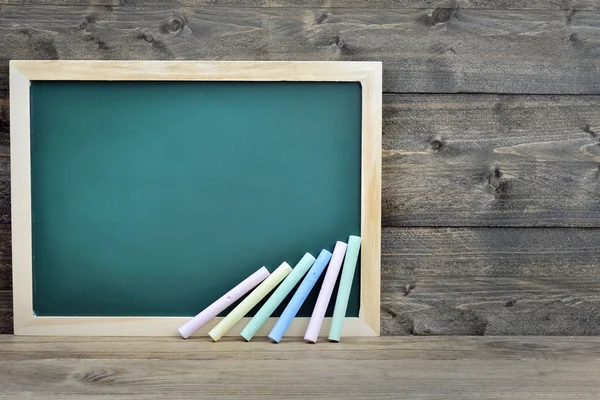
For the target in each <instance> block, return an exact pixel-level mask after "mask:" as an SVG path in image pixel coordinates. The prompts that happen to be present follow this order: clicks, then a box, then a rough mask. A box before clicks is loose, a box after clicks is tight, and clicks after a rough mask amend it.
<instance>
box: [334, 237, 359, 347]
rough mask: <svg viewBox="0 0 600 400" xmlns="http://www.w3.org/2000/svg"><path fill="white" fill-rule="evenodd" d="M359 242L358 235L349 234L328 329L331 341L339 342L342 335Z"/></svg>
mask: <svg viewBox="0 0 600 400" xmlns="http://www.w3.org/2000/svg"><path fill="white" fill-rule="evenodd" d="M360 243H361V238H360V237H358V236H350V238H349V239H348V249H347V250H346V259H345V260H344V267H343V268H342V277H341V278H340V286H339V287H338V293H337V299H336V300H335V307H334V308H333V317H332V318H331V328H330V329H329V340H331V341H333V342H339V341H340V336H341V335H342V326H343V325H344V318H346V308H348V299H349V298H350V290H351V289H352V280H353V279H354V271H355V270H356V262H357V261H358V253H359V252H360Z"/></svg>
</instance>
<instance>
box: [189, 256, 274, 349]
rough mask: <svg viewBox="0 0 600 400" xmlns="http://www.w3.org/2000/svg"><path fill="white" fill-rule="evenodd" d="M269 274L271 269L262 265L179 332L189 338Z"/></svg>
mask: <svg viewBox="0 0 600 400" xmlns="http://www.w3.org/2000/svg"><path fill="white" fill-rule="evenodd" d="M268 276H269V271H268V270H267V269H266V268H265V267H262V268H260V269H259V270H258V271H256V272H255V273H253V274H252V275H250V276H249V277H247V278H246V279H244V280H243V281H242V282H241V283H240V284H238V285H237V286H236V287H234V288H233V289H231V290H230V291H229V292H227V293H225V294H224V295H223V296H221V297H220V298H219V299H218V300H217V301H215V302H214V303H212V304H211V305H210V306H208V307H206V308H205V309H204V310H203V311H202V312H200V314H198V315H196V316H195V317H194V318H192V319H191V320H189V321H188V322H186V323H185V324H184V325H183V326H181V328H179V333H181V336H183V338H184V339H187V338H189V337H190V336H191V335H192V334H193V333H194V332H196V331H197V330H198V329H200V327H201V326H202V325H204V324H205V323H207V322H208V321H210V320H211V319H213V318H214V317H216V316H217V315H219V313H220V312H221V311H223V310H224V309H226V308H227V307H229V306H230V305H232V304H233V303H234V302H236V301H237V300H238V299H239V298H240V297H242V296H243V295H245V294H246V293H248V292H249V291H250V290H252V289H253V288H254V287H255V286H256V285H258V284H259V283H261V282H262V281H264V280H265V278H266V277H268Z"/></svg>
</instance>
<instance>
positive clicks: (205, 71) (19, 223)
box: [10, 61, 382, 336]
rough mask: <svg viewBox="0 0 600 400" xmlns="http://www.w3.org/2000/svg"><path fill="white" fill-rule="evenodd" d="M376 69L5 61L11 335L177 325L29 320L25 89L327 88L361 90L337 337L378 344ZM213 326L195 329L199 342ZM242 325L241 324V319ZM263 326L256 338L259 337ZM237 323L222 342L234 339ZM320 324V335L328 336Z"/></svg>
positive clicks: (114, 332) (299, 326)
mask: <svg viewBox="0 0 600 400" xmlns="http://www.w3.org/2000/svg"><path fill="white" fill-rule="evenodd" d="M381 71H382V66H381V63H380V62H312V61H310V62H268V61H259V62H238V61H224V62H220V61H11V62H10V121H11V124H10V140H11V146H10V156H11V200H12V249H13V305H14V332H15V334H16V335H70V336H177V335H178V332H177V328H178V327H179V326H181V325H182V324H183V323H185V322H186V321H187V320H189V318H185V317H37V316H35V315H34V313H33V289H32V283H33V281H32V239H31V235H32V228H31V168H30V166H31V155H30V109H29V107H30V106H29V104H30V101H29V87H30V81H36V80H42V81H60V80H64V81H66V80H69V81H332V82H360V83H361V85H362V159H361V210H362V211H361V236H362V239H363V241H362V250H361V292H360V311H359V316H358V317H356V318H346V321H345V323H344V328H343V332H342V335H343V336H378V335H379V330H380V258H381V104H382V74H381ZM220 319H221V318H214V319H213V321H211V322H210V323H208V324H206V325H205V326H203V327H202V328H201V329H200V330H199V331H198V332H197V334H201V335H203V334H206V333H207V332H208V331H209V330H210V329H212V327H213V326H214V325H216V323H218V321H219V320H220ZM308 319H309V318H296V319H295V320H294V321H293V322H292V325H291V326H290V328H289V329H288V331H287V334H288V335H290V336H303V335H304V333H305V331H306V327H307V325H308ZM244 320H245V322H247V321H248V320H249V318H244ZM275 320H276V318H270V319H269V321H268V322H267V323H266V324H265V325H264V326H263V327H262V328H261V330H260V331H259V332H258V335H261V336H266V335H267V334H268V332H269V331H270V329H271V327H272V326H273V324H274V323H275ZM243 326H245V324H244V323H240V324H237V326H236V327H235V328H234V329H232V330H231V331H230V332H229V333H228V335H239V333H240V330H241V327H243ZM329 326H330V318H326V319H325V321H324V323H323V326H322V328H321V335H327V333H328V332H329Z"/></svg>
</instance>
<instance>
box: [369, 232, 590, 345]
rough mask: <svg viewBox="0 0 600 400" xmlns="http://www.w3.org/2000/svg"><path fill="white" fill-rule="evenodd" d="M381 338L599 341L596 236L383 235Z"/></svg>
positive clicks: (499, 234)
mask: <svg viewBox="0 0 600 400" xmlns="http://www.w3.org/2000/svg"><path fill="white" fill-rule="evenodd" d="M382 237H383V244H382V299H381V302H382V334H384V335H403V334H416V335H532V334H535V335H599V334H600V294H599V292H598V289H597V287H598V281H599V279H600V250H599V249H598V246H597V243H598V241H599V240H600V230H596V229H535V228H530V229H525V228H504V229H495V228H435V229H434V228H385V229H383V232H382Z"/></svg>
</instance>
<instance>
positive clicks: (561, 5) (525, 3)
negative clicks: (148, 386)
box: [0, 0, 600, 11]
mask: <svg viewBox="0 0 600 400" xmlns="http://www.w3.org/2000/svg"><path fill="white" fill-rule="evenodd" d="M173 3H174V2H173V1H172V0H92V1H90V0H0V4H12V5H27V6H31V5H38V6H39V5H61V6H87V5H90V6H113V7H115V6H122V5H128V6H154V7H165V8H169V7H172V6H173ZM177 5H178V6H227V7H285V8H303V7H335V8H381V9H402V8H413V9H414V8H417V9H418V8H426V9H429V8H433V7H440V8H441V7H447V8H465V9H490V10H575V11H577V10H598V9H599V8H600V6H599V5H598V2H597V1H596V0H380V1H376V2H373V1H369V0H336V1H335V2H331V1H326V0H291V1H286V0H218V1H217V0H178V1H177Z"/></svg>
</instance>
